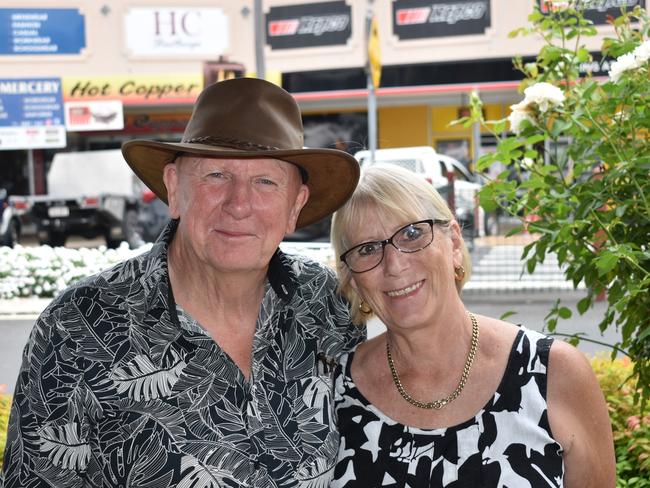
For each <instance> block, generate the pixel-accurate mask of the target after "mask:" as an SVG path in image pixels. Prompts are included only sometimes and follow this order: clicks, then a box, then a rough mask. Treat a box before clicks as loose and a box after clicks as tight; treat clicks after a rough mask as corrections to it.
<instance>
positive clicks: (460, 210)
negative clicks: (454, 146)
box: [354, 146, 485, 237]
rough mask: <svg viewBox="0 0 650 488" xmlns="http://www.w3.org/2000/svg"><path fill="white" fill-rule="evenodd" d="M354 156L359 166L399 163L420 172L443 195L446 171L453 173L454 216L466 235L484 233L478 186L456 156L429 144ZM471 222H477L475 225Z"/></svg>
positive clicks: (380, 150) (472, 235) (361, 153)
mask: <svg viewBox="0 0 650 488" xmlns="http://www.w3.org/2000/svg"><path fill="white" fill-rule="evenodd" d="M354 157H355V158H356V159H357V161H359V165H360V166H361V169H363V168H364V167H367V166H369V165H372V164H375V163H388V164H395V165H397V166H401V167H402V168H405V169H408V170H410V171H413V172H414V173H417V174H419V175H422V177H423V178H425V179H426V180H427V181H428V182H429V183H431V184H432V185H434V186H435V187H436V189H438V190H440V191H441V193H443V195H444V194H446V192H447V185H448V184H449V180H448V178H447V174H448V173H453V174H454V197H455V199H454V204H455V205H454V206H455V211H456V218H457V219H458V221H459V223H460V224H461V226H463V228H464V230H465V234H466V235H468V234H469V235H468V237H474V236H484V235H485V212H484V211H483V209H482V208H481V207H479V206H478V202H477V199H476V193H477V192H478V191H479V190H480V189H481V185H480V184H478V183H475V182H473V181H472V176H471V174H470V173H469V171H468V170H467V168H465V166H463V164H462V163H460V162H459V161H457V160H456V159H454V158H452V157H450V156H445V155H444V154H438V153H437V152H436V150H435V149H433V148H432V147H431V146H414V147H398V148H391V149H377V150H376V151H375V158H374V160H371V152H370V151H367V150H364V151H359V152H357V153H356V154H355V155H354ZM474 222H477V223H478V226H477V227H476V228H475V226H474Z"/></svg>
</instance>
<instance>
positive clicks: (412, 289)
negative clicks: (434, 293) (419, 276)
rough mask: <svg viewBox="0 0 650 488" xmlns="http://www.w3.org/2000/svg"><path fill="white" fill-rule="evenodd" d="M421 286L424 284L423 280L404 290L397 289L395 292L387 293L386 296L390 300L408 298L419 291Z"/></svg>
mask: <svg viewBox="0 0 650 488" xmlns="http://www.w3.org/2000/svg"><path fill="white" fill-rule="evenodd" d="M423 284H424V280H420V281H418V282H417V283H414V284H412V285H409V286H407V287H405V288H399V289H397V290H390V291H387V292H386V295H388V296H389V297H391V298H396V297H404V296H408V295H411V294H413V293H415V292H416V291H417V290H419V289H420V287H421V286H422V285H423Z"/></svg>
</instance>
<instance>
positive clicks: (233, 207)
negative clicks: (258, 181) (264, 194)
mask: <svg viewBox="0 0 650 488" xmlns="http://www.w3.org/2000/svg"><path fill="white" fill-rule="evenodd" d="M229 186H230V187H229V189H228V195H227V197H226V199H225V201H224V205H223V207H224V210H225V211H226V212H228V213H229V214H230V215H232V216H233V217H235V218H238V219H242V218H245V217H247V216H248V215H250V213H251V208H252V201H251V199H252V196H253V195H252V191H251V187H250V185H249V183H248V182H247V181H242V180H238V179H234V180H233V181H232V182H231V184H230V185H229Z"/></svg>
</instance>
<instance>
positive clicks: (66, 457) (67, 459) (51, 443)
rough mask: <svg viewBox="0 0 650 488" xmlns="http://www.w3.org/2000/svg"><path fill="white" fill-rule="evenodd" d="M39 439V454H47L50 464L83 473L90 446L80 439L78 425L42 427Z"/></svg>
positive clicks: (88, 457)
mask: <svg viewBox="0 0 650 488" xmlns="http://www.w3.org/2000/svg"><path fill="white" fill-rule="evenodd" d="M41 439H42V444H41V452H43V453H47V455H48V457H49V459H50V460H51V461H52V464H54V465H55V466H59V467H61V468H62V469H67V470H76V471H85V469H86V466H87V465H88V460H89V459H90V446H89V445H88V443H87V442H85V441H83V440H82V439H81V438H80V436H79V425H78V424H76V423H72V424H65V425H63V426H61V427H58V428H56V427H44V428H43V430H42V431H41Z"/></svg>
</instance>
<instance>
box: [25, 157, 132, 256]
mask: <svg viewBox="0 0 650 488" xmlns="http://www.w3.org/2000/svg"><path fill="white" fill-rule="evenodd" d="M47 186H48V194H47V195H37V196H26V197H22V198H24V199H25V201H26V202H27V206H28V208H29V212H30V214H31V217H32V219H33V221H34V223H35V224H36V230H37V235H38V239H39V241H40V243H41V244H49V245H51V246H63V245H65V242H66V240H67V239H68V237H69V236H72V235H76V236H81V237H84V238H86V239H92V238H95V237H104V238H105V240H106V245H107V246H108V247H111V248H113V247H117V246H118V245H119V244H120V242H122V241H127V242H128V243H129V245H130V246H131V247H137V246H138V245H139V244H141V243H142V239H141V237H140V234H139V229H138V205H139V196H140V193H141V191H142V190H141V188H142V183H140V181H139V180H138V179H137V177H136V176H135V174H134V173H133V171H131V169H130V168H129V167H128V165H127V164H126V162H125V161H124V158H123V157H122V154H121V151H120V150H119V149H114V150H113V149H111V150H102V151H85V152H61V153H57V154H55V155H54V159H53V160H52V164H51V165H50V169H49V171H48V174H47Z"/></svg>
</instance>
